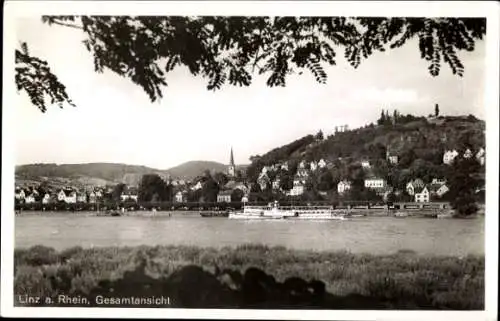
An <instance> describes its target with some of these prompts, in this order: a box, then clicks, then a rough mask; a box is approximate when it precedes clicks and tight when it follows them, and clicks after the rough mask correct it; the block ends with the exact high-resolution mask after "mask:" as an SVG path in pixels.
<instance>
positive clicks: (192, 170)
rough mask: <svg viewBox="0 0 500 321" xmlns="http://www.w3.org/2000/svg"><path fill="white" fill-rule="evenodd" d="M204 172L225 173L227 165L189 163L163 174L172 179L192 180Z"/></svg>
mask: <svg viewBox="0 0 500 321" xmlns="http://www.w3.org/2000/svg"><path fill="white" fill-rule="evenodd" d="M206 170H209V171H210V172H211V173H213V172H225V171H226V170H227V165H224V164H221V163H218V162H212V161H190V162H186V163H183V164H181V165H178V166H175V167H172V168H169V169H168V170H166V171H165V172H166V173H168V174H170V176H172V177H178V178H182V179H192V178H195V177H196V176H199V175H202V174H203V173H204V172H205V171H206Z"/></svg>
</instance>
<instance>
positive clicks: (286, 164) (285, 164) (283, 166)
mask: <svg viewBox="0 0 500 321" xmlns="http://www.w3.org/2000/svg"><path fill="white" fill-rule="evenodd" d="M281 169H283V170H285V171H287V170H288V162H284V163H283V164H281Z"/></svg>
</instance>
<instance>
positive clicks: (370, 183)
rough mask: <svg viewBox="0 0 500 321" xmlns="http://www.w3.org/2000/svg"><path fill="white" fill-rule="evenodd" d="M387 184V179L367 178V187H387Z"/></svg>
mask: <svg viewBox="0 0 500 321" xmlns="http://www.w3.org/2000/svg"><path fill="white" fill-rule="evenodd" d="M386 186H387V181H386V180H385V179H383V178H368V179H365V187H366V188H375V189H380V188H385V187H386Z"/></svg>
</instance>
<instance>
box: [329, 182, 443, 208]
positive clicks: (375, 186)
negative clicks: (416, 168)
mask: <svg viewBox="0 0 500 321" xmlns="http://www.w3.org/2000/svg"><path fill="white" fill-rule="evenodd" d="M364 186H365V188H368V189H372V190H375V191H376V192H377V194H378V195H380V196H384V197H387V195H388V194H389V193H391V192H395V193H396V194H398V191H394V189H393V188H392V187H390V186H388V185H387V181H386V180H385V179H383V178H369V179H365V181H364ZM351 187H352V182H351V181H348V180H342V181H341V182H339V183H338V184H337V192H338V194H340V195H342V194H344V193H345V192H347V191H349V190H350V189H351ZM449 190H450V189H449V187H448V185H447V184H446V180H445V179H440V178H434V179H433V180H432V181H431V182H430V183H429V184H425V183H424V181H423V180H421V179H419V178H417V179H414V180H412V181H410V182H408V183H407V184H406V193H407V194H408V195H410V196H412V197H414V198H415V202H418V203H427V202H430V197H431V196H437V197H443V196H444V195H445V194H446V193H447V192H448V191H449Z"/></svg>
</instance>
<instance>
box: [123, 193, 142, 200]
mask: <svg viewBox="0 0 500 321" xmlns="http://www.w3.org/2000/svg"><path fill="white" fill-rule="evenodd" d="M120 199H121V201H122V202H125V201H128V200H132V201H134V202H137V200H138V199H139V196H138V195H137V194H136V193H133V192H126V193H122V195H120Z"/></svg>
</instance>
